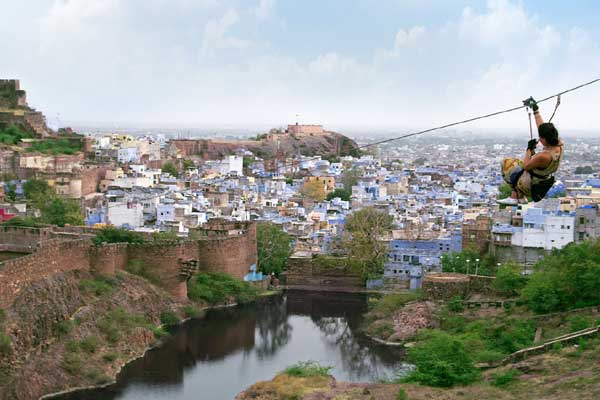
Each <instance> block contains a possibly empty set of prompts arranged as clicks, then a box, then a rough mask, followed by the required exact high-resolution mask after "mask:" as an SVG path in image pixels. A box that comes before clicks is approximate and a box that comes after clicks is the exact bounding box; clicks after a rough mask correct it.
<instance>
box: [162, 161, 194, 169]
mask: <svg viewBox="0 0 600 400" xmlns="http://www.w3.org/2000/svg"><path fill="white" fill-rule="evenodd" d="M163 168H164V166H163ZM193 168H196V164H195V163H194V161H192V160H183V169H184V170H186V169H193ZM163 171H164V169H163Z"/></svg>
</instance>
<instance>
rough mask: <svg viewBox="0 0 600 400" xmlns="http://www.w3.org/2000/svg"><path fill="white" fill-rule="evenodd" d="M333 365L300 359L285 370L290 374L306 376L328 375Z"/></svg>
mask: <svg viewBox="0 0 600 400" xmlns="http://www.w3.org/2000/svg"><path fill="white" fill-rule="evenodd" d="M331 368H332V367H323V366H321V365H320V364H319V363H318V362H316V361H300V362H299V363H297V364H294V365H292V366H290V367H287V368H286V369H285V371H284V373H286V374H287V375H289V376H295V377H299V378H306V377H311V376H327V375H329V372H330V371H331Z"/></svg>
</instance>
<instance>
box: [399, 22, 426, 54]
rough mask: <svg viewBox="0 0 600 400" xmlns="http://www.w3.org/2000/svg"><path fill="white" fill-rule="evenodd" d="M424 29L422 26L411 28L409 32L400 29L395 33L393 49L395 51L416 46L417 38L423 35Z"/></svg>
mask: <svg viewBox="0 0 600 400" xmlns="http://www.w3.org/2000/svg"><path fill="white" fill-rule="evenodd" d="M425 32H426V29H425V27H423V26H415V27H413V28H411V29H410V30H409V31H405V30H403V29H400V30H399V31H398V33H396V38H395V40H394V47H395V48H396V49H398V48H401V47H413V46H416V45H417V43H418V41H419V38H421V37H422V36H423V35H425Z"/></svg>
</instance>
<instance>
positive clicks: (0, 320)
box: [0, 308, 6, 324]
mask: <svg viewBox="0 0 600 400" xmlns="http://www.w3.org/2000/svg"><path fill="white" fill-rule="evenodd" d="M4 321H6V311H4V310H3V309H1V308H0V324H3V323H4Z"/></svg>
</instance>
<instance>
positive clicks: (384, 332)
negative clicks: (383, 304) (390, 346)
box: [367, 320, 394, 339]
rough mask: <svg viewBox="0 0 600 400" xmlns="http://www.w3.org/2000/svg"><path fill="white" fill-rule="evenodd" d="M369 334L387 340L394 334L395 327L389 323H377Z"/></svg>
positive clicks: (373, 324)
mask: <svg viewBox="0 0 600 400" xmlns="http://www.w3.org/2000/svg"><path fill="white" fill-rule="evenodd" d="M367 333H368V334H369V335H371V336H375V337H377V338H381V339H387V338H388V337H390V336H391V335H392V334H393V333H394V326H393V325H392V323H391V322H389V321H383V320H381V321H375V322H373V323H372V324H371V325H370V326H369V327H368V328H367Z"/></svg>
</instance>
